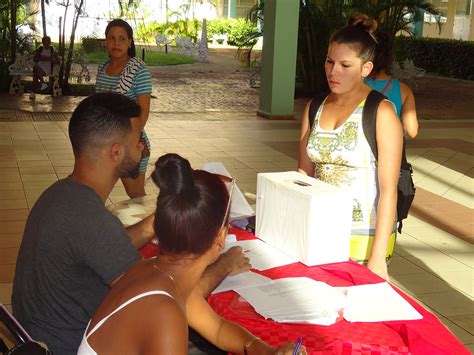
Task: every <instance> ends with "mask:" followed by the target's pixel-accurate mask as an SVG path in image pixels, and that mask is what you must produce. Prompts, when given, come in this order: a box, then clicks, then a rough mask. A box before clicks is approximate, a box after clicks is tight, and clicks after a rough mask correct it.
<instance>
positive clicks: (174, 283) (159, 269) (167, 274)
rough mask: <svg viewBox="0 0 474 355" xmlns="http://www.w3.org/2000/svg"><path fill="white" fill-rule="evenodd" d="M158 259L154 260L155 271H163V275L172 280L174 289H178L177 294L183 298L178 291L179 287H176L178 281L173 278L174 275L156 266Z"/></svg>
mask: <svg viewBox="0 0 474 355" xmlns="http://www.w3.org/2000/svg"><path fill="white" fill-rule="evenodd" d="M156 260H157V259H156V258H155V259H154V260H153V269H155V270H158V271H161V272H162V273H163V274H165V275H166V276H168V277H169V278H170V280H171V281H172V282H173V285H174V288H175V289H176V294H177V295H178V296H179V297H181V295H180V293H179V289H178V285H176V281H175V279H174V277H173V275H171V274H170V273H169V272H168V271H166V270H163V269H162V268H160V267H159V266H158V265H156Z"/></svg>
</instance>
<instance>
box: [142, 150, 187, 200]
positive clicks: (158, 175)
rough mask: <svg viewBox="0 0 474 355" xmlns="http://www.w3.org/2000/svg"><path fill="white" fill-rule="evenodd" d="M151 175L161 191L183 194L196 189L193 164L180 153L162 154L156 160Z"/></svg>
mask: <svg viewBox="0 0 474 355" xmlns="http://www.w3.org/2000/svg"><path fill="white" fill-rule="evenodd" d="M151 177H152V179H153V181H154V182H155V184H156V185H157V186H158V187H159V188H160V193H171V194H181V193H186V192H190V191H193V190H194V189H195V186H194V178H193V169H192V168H191V164H189V161H188V160H186V159H184V158H182V157H180V156H179V155H178V154H174V153H169V154H165V155H162V156H161V157H160V158H159V159H158V160H157V161H156V163H155V171H154V172H153V174H152V175H151Z"/></svg>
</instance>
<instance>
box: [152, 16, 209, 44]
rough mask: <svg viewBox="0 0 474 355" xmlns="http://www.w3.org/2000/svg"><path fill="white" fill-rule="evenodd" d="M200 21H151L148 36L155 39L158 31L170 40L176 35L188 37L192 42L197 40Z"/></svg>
mask: <svg viewBox="0 0 474 355" xmlns="http://www.w3.org/2000/svg"><path fill="white" fill-rule="evenodd" d="M201 26H202V23H201V21H199V20H179V21H176V22H168V23H167V24H166V23H156V22H154V23H153V30H150V32H149V36H150V37H152V38H153V41H154V40H155V36H156V34H158V33H161V34H164V35H166V36H167V37H168V38H169V39H170V40H173V39H174V38H176V37H177V36H184V37H190V38H191V39H192V40H193V41H194V42H196V41H198V40H199V38H198V31H200V30H201Z"/></svg>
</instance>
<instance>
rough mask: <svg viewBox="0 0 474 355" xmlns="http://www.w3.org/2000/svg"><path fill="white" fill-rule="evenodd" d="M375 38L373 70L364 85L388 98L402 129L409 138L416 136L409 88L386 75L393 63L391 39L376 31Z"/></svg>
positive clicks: (411, 96)
mask: <svg viewBox="0 0 474 355" xmlns="http://www.w3.org/2000/svg"><path fill="white" fill-rule="evenodd" d="M375 38H376V39H377V45H376V47H375V58H374V69H373V70H372V72H371V73H370V77H368V78H366V79H365V83H366V84H367V85H368V86H369V87H370V88H372V89H374V90H377V91H379V92H381V93H382V94H384V95H385V96H387V97H388V99H389V100H390V101H392V103H393V104H394V105H395V108H396V110H397V116H398V117H400V119H401V120H402V124H403V129H404V131H405V132H406V134H407V135H408V136H409V137H410V138H415V137H416V135H417V134H418V119H417V115H416V107H415V96H414V95H413V91H412V90H411V89H410V87H409V86H408V85H407V84H405V83H402V82H401V81H399V80H397V79H393V78H392V76H391V75H389V74H388V73H387V69H388V68H390V66H391V65H392V61H393V39H392V38H391V36H390V35H389V34H388V33H387V32H383V31H380V30H378V31H377V32H376V35H375Z"/></svg>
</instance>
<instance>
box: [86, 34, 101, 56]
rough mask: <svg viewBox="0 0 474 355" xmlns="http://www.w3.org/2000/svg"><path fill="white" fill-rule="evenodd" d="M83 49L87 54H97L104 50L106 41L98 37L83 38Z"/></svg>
mask: <svg viewBox="0 0 474 355" xmlns="http://www.w3.org/2000/svg"><path fill="white" fill-rule="evenodd" d="M82 48H83V49H84V52H86V53H93V52H97V51H98V50H102V49H103V48H104V41H103V40H102V39H99V38H96V37H82Z"/></svg>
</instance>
